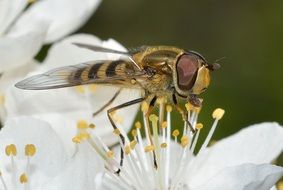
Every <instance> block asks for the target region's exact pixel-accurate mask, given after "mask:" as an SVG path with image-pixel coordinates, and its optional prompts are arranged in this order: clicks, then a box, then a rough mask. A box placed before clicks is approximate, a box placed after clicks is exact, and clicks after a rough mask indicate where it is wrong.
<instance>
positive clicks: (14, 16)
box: [0, 0, 100, 72]
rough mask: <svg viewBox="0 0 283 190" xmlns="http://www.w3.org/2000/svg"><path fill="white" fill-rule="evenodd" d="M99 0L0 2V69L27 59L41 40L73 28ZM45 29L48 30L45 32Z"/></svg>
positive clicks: (89, 13) (81, 22)
mask: <svg viewBox="0 0 283 190" xmlns="http://www.w3.org/2000/svg"><path fill="white" fill-rule="evenodd" d="M99 3H100V0H83V1H77V0H41V1H36V2H34V3H32V5H30V6H29V7H28V8H27V9H26V7H27V6H28V4H29V3H28V0H2V1H1V2H0V65H1V66H0V72H3V71H5V70H7V69H11V68H15V67H16V66H19V65H23V64H26V63H28V62H29V61H30V60H31V59H32V58H33V56H34V55H35V54H36V53H37V51H38V50H39V49H40V47H41V45H42V43H46V42H48V43H50V42H54V41H55V40H58V39H60V38H62V37H63V36H65V35H67V34H70V33H71V32H74V31H75V30H76V29H78V28H79V27H80V26H81V25H82V24H84V23H85V22H86V20H87V19H88V18H89V16H91V14H92V13H93V11H94V10H95V9H96V8H97V6H98V5H99ZM46 33H47V34H46Z"/></svg>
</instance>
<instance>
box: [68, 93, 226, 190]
mask: <svg viewBox="0 0 283 190" xmlns="http://www.w3.org/2000/svg"><path fill="white" fill-rule="evenodd" d="M157 103H158V104H159V116H157V115H155V114H151V115H148V110H149V108H150V107H149V105H148V104H147V103H146V102H144V103H143V104H142V106H141V110H142V112H143V125H142V124H141V123H140V122H139V121H138V122H136V123H135V129H133V130H132V131H131V136H132V140H130V139H129V137H128V136H127V135H126V132H125V131H124V130H123V129H122V128H121V127H120V128H118V129H116V130H114V134H115V135H116V136H117V138H118V136H119V135H120V134H122V135H123V136H124V137H125V144H123V142H122V141H121V140H120V148H121V149H122V150H123V152H124V159H123V165H121V162H120V163H119V161H120V157H119V155H118V156H116V155H115V154H114V152H113V151H112V150H110V149H109V148H108V147H107V146H106V144H105V143H104V142H103V141H102V140H101V138H100V137H99V136H97V135H96V134H95V133H90V130H92V129H94V128H95V127H94V125H93V124H89V125H88V124H87V122H85V121H80V122H78V124H77V127H78V134H77V135H76V136H75V137H74V138H73V142H74V143H76V144H79V143H80V142H82V141H87V142H88V143H89V144H90V145H91V146H92V147H93V148H94V150H95V151H96V152H97V153H98V154H99V155H100V156H101V158H102V159H103V160H104V161H105V168H106V173H105V177H106V178H110V179H111V180H113V181H115V182H118V183H119V184H122V186H123V187H124V188H125V189H132V188H135V189H171V188H172V189H175V188H177V189H178V188H181V189H186V188H187V186H186V184H185V183H184V182H183V181H182V177H183V176H184V173H185V172H186V171H187V170H188V166H189V163H190V161H191V159H192V158H193V152H195V147H196V145H197V142H198V138H199V135H200V132H201V129H202V128H203V124H201V123H198V122H197V120H198V115H199V112H200V110H201V109H200V108H199V107H194V106H193V105H191V104H189V103H187V104H186V105H185V107H186V109H187V112H188V121H189V122H190V124H191V126H192V129H191V128H190V127H188V126H187V124H186V122H184V126H183V129H182V132H180V131H179V130H178V129H175V130H173V129H172V124H171V112H172V106H171V105H165V103H166V102H165V101H164V99H163V100H162V99H159V100H158V101H157ZM223 115H224V110H223V109H220V108H218V109H215V110H214V112H213V114H212V117H213V118H214V122H213V124H212V127H211V129H210V131H209V133H208V135H207V137H206V139H205V141H204V143H203V144H202V146H201V148H200V150H199V152H201V151H203V150H204V149H205V148H206V147H207V145H208V144H209V142H210V140H211V138H212V135H213V133H214V131H215V129H216V126H217V123H218V121H219V120H220V119H221V118H222V116H223ZM192 131H196V132H195V133H193V132H192ZM142 132H144V134H145V138H144V139H143V138H142ZM91 134H92V135H91ZM171 137H172V138H173V140H172V139H171ZM117 171H118V172H117Z"/></svg>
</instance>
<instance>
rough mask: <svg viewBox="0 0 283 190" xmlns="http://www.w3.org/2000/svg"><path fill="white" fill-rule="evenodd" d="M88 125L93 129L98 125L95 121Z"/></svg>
mask: <svg viewBox="0 0 283 190" xmlns="http://www.w3.org/2000/svg"><path fill="white" fill-rule="evenodd" d="M88 127H89V128H91V129H95V127H96V126H95V125H94V124H93V123H91V124H89V126H88Z"/></svg>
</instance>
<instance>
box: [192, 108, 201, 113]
mask: <svg viewBox="0 0 283 190" xmlns="http://www.w3.org/2000/svg"><path fill="white" fill-rule="evenodd" d="M193 110H194V111H195V112H197V113H199V112H200V110H201V107H194V109H193Z"/></svg>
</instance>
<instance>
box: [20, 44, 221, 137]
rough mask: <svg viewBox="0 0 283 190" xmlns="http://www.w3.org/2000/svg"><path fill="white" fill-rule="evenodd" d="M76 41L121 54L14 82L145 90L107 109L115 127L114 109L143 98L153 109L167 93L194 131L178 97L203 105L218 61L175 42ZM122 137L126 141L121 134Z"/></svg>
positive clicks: (28, 85)
mask: <svg viewBox="0 0 283 190" xmlns="http://www.w3.org/2000/svg"><path fill="white" fill-rule="evenodd" d="M74 44H75V45H77V46H78V47H81V48H87V49H89V50H92V51H95V52H105V53H113V54H120V55H122V56H121V58H120V59H118V60H101V61H90V62H86V63H81V64H77V65H72V66H66V67H61V68H56V69H53V70H51V71H48V72H46V73H43V74H39V75H35V76H32V77H29V78H27V79H25V80H23V81H20V82H18V83H17V84H16V85H15V86H16V87H18V88H21V89H29V90H44V89H54V88H63V87H69V86H77V85H84V84H103V85H114V86H118V87H120V88H121V89H122V88H133V89H140V90H142V91H143V96H142V97H141V98H138V99H134V100H130V101H128V102H125V103H123V104H121V105H118V106H116V107H113V108H110V109H108V110H107V114H108V118H109V120H110V122H111V124H112V126H113V128H114V129H117V127H116V125H115V123H114V121H113V119H112V118H111V112H114V111H116V110H118V109H122V108H124V107H127V106H131V105H133V104H137V103H140V102H142V101H144V100H148V101H149V105H150V108H151V109H152V108H153V107H154V105H155V102H156V100H157V98H158V97H165V98H167V99H169V100H171V102H172V103H173V104H174V105H175V107H176V108H177V110H178V111H179V112H180V113H181V114H182V116H183V120H184V121H185V122H186V123H187V125H189V126H190V128H191V130H192V131H194V129H193V128H192V126H191V125H190V123H189V122H188V121H187V114H186V111H183V110H182V109H181V107H180V106H179V105H178V99H186V100H187V101H189V102H190V103H191V104H193V105H195V106H200V105H201V102H200V100H199V98H198V97H197V95H199V94H200V93H202V92H204V91H205V90H206V89H207V87H208V86H209V84H210V71H213V70H215V69H218V68H219V65H218V64H216V63H214V64H209V63H208V62H207V61H206V60H205V58H204V57H203V56H202V55H200V54H199V53H197V52H194V51H185V50H183V49H180V48H177V47H172V46H141V47H139V48H136V49H132V50H129V51H128V52H123V51H117V50H113V49H107V48H103V47H99V46H94V45H89V44H81V43H74ZM119 93H120V90H119V91H117V92H116V93H115V95H114V96H113V98H111V100H110V101H109V102H107V103H106V104H105V106H103V107H102V108H101V109H100V110H98V111H97V112H96V113H94V115H96V114H98V113H99V112H101V111H103V110H104V109H106V108H107V107H108V106H109V105H110V104H111V102H113V101H114V100H115V98H116V97H117V96H118V94H119ZM151 109H149V112H150V110H151ZM120 138H121V139H122V141H124V140H123V139H124V137H123V136H122V135H121V136H120Z"/></svg>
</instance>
